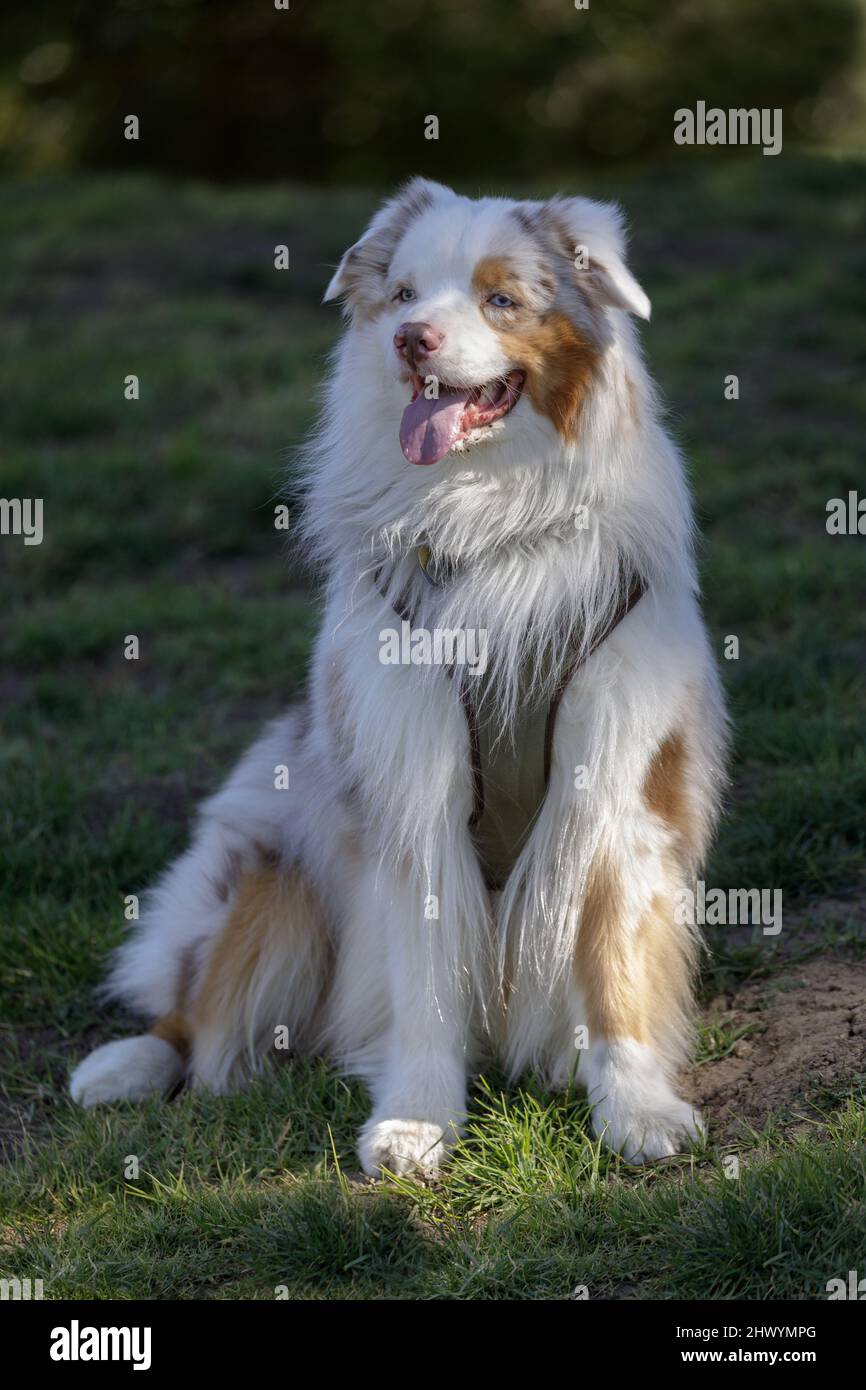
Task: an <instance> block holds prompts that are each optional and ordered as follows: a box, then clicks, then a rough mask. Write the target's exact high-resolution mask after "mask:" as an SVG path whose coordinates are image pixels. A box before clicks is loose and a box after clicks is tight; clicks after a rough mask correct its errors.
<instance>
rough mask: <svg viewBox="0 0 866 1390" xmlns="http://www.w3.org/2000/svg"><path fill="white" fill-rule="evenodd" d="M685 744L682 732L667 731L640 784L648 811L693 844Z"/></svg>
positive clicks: (693, 822) (692, 823) (686, 842)
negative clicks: (666, 735)
mask: <svg viewBox="0 0 866 1390" xmlns="http://www.w3.org/2000/svg"><path fill="white" fill-rule="evenodd" d="M687 773H688V748H687V746H686V740H685V736H684V735H683V734H682V733H674V734H669V735H668V737H667V738H666V739H665V740H664V742H663V743H662V744H661V745H660V747H659V748H658V749H657V750H656V752H655V754H654V755H653V758H652V761H651V762H650V765H649V768H648V769H647V774H646V777H645V778H644V784H643V798H644V801H645V802H646V804H647V806H648V807H649V808H650V810H651V811H654V812H655V814H656V815H657V816H658V817H659V818H660V819H661V820H663V821H664V823H665V825H666V826H667V827H668V829H669V830H672V831H673V832H674V833H675V834H676V835H679V836H680V837H681V839H682V842H683V844H684V845H686V846H688V847H689V848H692V847H693V841H694V840H695V838H696V826H695V818H694V815H693V813H692V807H691V802H690V798H689V794H688V786H687V780H686V779H687Z"/></svg>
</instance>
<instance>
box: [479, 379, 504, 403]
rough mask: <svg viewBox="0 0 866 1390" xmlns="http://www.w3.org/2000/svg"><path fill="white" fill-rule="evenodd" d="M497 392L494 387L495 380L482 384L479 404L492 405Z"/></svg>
mask: <svg viewBox="0 0 866 1390" xmlns="http://www.w3.org/2000/svg"><path fill="white" fill-rule="evenodd" d="M498 394H499V392H498V390H497V387H496V382H495V381H489V382H488V383H487V385H486V386H482V388H481V396H480V398H479V405H492V404H493V402H494V401H495V400H496V397H497V395H498Z"/></svg>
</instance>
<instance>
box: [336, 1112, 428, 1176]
mask: <svg viewBox="0 0 866 1390" xmlns="http://www.w3.org/2000/svg"><path fill="white" fill-rule="evenodd" d="M447 1154H448V1138H447V1136H446V1133H445V1130H444V1129H443V1128H442V1126H441V1125H437V1124H434V1123H433V1122H432V1121H430V1120H377V1119H376V1118H375V1117H374V1118H373V1119H372V1120H368V1121H367V1123H366V1124H365V1126H364V1128H363V1129H362V1130H361V1133H360V1134H359V1136H358V1155H359V1157H360V1159H361V1167H362V1168H363V1169H364V1172H365V1173H368V1174H369V1176H370V1177H372V1178H375V1177H379V1176H380V1170H381V1169H383V1168H386V1169H387V1170H388V1172H389V1173H395V1174H397V1175H399V1176H407V1175H408V1176H411V1175H414V1176H416V1177H425V1178H433V1177H435V1176H436V1174H437V1173H438V1172H439V1167H440V1165H441V1164H442V1163H444V1161H445V1159H446V1157H447Z"/></svg>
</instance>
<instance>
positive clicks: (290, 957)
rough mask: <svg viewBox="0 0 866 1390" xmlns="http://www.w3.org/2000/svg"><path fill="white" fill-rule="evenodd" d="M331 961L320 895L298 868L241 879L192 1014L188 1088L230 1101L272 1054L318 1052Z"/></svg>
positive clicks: (275, 868) (277, 867)
mask: <svg viewBox="0 0 866 1390" xmlns="http://www.w3.org/2000/svg"><path fill="white" fill-rule="evenodd" d="M331 954H332V948H331V939H330V935H329V932H328V929H327V926H326V922H325V915H324V912H323V910H322V906H321V903H320V900H319V897H318V894H317V893H316V891H315V889H314V888H313V886H312V884H311V882H310V880H309V878H308V877H307V876H306V874H305V873H304V872H303V871H302V870H301V869H300V868H298V867H297V866H287V865H283V864H277V865H269V866H267V867H263V868H261V869H258V870H256V871H254V872H252V873H249V874H246V875H244V877H243V879H242V880H241V883H240V886H239V888H238V892H237V896H236V898H235V900H234V903H233V906H232V910H231V912H230V914H229V917H228V920H227V922H226V924H225V926H224V928H223V930H222V932H221V933H220V935H219V937H218V938H217V939H216V941H215V942H214V944H213V948H212V950H211V952H210V955H209V957H208V960H207V964H206V966H205V969H204V972H203V975H202V979H201V982H200V985H199V988H198V991H197V994H196V997H195V1000H194V1002H193V1005H192V1010H191V1058H190V1079H191V1081H192V1083H193V1084H194V1085H201V1086H207V1087H208V1088H209V1089H211V1090H214V1091H224V1090H226V1089H228V1088H229V1087H230V1086H231V1085H232V1084H233V1083H235V1082H237V1081H238V1080H242V1079H243V1078H244V1077H245V1076H246V1075H249V1074H250V1073H251V1072H254V1071H256V1070H257V1069H258V1068H259V1067H260V1066H261V1065H262V1063H263V1062H264V1061H265V1059H266V1058H267V1057H268V1056H269V1055H273V1054H274V1050H275V1049H277V1050H278V1051H283V1053H285V1051H286V1050H291V1051H293V1052H296V1051H302V1050H311V1049H313V1048H314V1047H315V1046H316V1042H317V1038H318V1032H319V1027H320V1022H319V1012H320V1005H321V1004H322V1002H323V998H324V995H325V992H326V990H327V985H328V982H329V979H330V975H331Z"/></svg>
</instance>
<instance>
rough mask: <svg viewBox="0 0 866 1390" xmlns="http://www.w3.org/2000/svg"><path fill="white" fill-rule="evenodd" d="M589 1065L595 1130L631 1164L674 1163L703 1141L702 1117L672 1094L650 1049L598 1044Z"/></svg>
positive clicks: (630, 1044)
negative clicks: (669, 1160) (673, 1158)
mask: <svg viewBox="0 0 866 1390" xmlns="http://www.w3.org/2000/svg"><path fill="white" fill-rule="evenodd" d="M587 1060H588V1065H587V1069H586V1084H587V1094H588V1096H589V1099H590V1100H591V1101H592V1102H593V1111H592V1127H593V1130H594V1132H595V1133H596V1134H597V1135H599V1136H600V1137H601V1138H602V1139H603V1140H604V1142H605V1144H607V1145H608V1146H609V1147H610V1148H612V1149H615V1150H616V1151H617V1153H621V1154H622V1156H623V1158H624V1159H626V1160H627V1162H629V1163H648V1162H651V1161H652V1160H653V1159H657V1158H668V1157H670V1155H672V1154H678V1153H682V1152H683V1151H684V1150H686V1149H688V1148H689V1147H690V1146H691V1145H692V1144H695V1143H697V1142H699V1141H700V1140H701V1139H702V1138H703V1136H704V1132H705V1131H704V1123H703V1120H702V1119H701V1117H700V1114H699V1113H698V1111H697V1110H695V1109H694V1108H693V1107H692V1106H691V1105H689V1104H688V1102H687V1101H684V1100H680V1098H679V1096H677V1095H676V1093H675V1092H674V1091H673V1090H672V1089H671V1087H670V1085H669V1083H668V1081H667V1080H666V1078H665V1076H664V1073H663V1072H662V1069H661V1067H660V1065H659V1063H658V1060H657V1058H656V1057H655V1055H654V1054H653V1053H652V1052H651V1050H650V1049H649V1048H648V1047H644V1046H642V1045H641V1044H640V1043H635V1042H631V1041H625V1042H615V1043H610V1044H607V1043H604V1044H596V1046H595V1047H594V1048H592V1049H590V1053H589V1057H588V1059H587Z"/></svg>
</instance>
